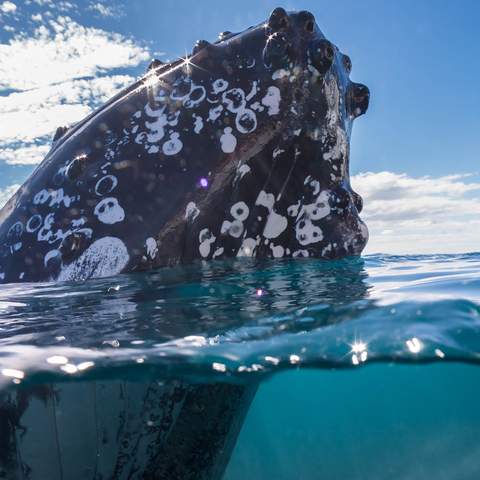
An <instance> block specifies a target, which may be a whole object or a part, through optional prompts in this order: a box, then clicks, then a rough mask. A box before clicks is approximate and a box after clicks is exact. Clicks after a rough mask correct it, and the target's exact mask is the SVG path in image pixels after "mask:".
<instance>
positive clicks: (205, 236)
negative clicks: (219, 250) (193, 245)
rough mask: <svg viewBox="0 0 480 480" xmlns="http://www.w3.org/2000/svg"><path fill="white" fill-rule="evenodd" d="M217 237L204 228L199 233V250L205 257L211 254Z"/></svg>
mask: <svg viewBox="0 0 480 480" xmlns="http://www.w3.org/2000/svg"><path fill="white" fill-rule="evenodd" d="M216 239H217V237H215V235H214V234H213V233H212V232H211V231H210V230H209V229H208V228H204V229H203V230H201V231H200V233H199V234H198V241H199V242H200V245H199V246H198V251H199V252H200V255H201V256H202V257H203V258H207V257H208V256H209V255H210V249H211V246H212V244H213V243H215V240H216Z"/></svg>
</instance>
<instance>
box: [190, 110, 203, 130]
mask: <svg viewBox="0 0 480 480" xmlns="http://www.w3.org/2000/svg"><path fill="white" fill-rule="evenodd" d="M192 116H193V118H194V119H195V123H194V125H193V131H194V132H195V133H197V134H198V133H200V132H201V131H202V128H203V118H202V117H201V116H200V115H196V114H195V113H194V114H193V115H192Z"/></svg>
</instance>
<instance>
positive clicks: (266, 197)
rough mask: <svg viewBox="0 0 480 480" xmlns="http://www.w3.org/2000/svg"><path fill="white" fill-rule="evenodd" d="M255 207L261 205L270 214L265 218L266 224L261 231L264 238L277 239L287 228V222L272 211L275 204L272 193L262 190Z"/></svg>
mask: <svg viewBox="0 0 480 480" xmlns="http://www.w3.org/2000/svg"><path fill="white" fill-rule="evenodd" d="M255 203H256V205H262V206H263V207H265V208H267V209H268V211H269V212H270V213H269V215H268V218H267V223H266V224H265V228H264V230H263V236H264V237H265V238H277V237H278V236H279V235H280V234H281V233H282V232H284V231H285V229H286V228H287V226H288V220H287V219H286V218H285V217H284V216H283V215H280V214H278V213H277V212H275V211H274V210H273V206H274V204H275V197H274V196H273V193H266V192H265V191H264V190H262V191H261V192H260V193H259V194H258V197H257V200H256V202H255Z"/></svg>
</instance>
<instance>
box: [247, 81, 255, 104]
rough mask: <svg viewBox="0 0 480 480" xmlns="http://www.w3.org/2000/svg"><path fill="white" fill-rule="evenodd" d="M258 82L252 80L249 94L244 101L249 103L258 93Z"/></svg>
mask: <svg viewBox="0 0 480 480" xmlns="http://www.w3.org/2000/svg"><path fill="white" fill-rule="evenodd" d="M257 84H258V81H257V80H254V81H253V83H252V89H251V90H250V93H249V94H248V95H247V96H246V97H245V100H247V101H250V100H251V99H252V98H253V97H254V96H255V95H256V94H257V92H258V87H257Z"/></svg>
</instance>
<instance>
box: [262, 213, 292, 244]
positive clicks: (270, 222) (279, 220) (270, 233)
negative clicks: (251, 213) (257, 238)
mask: <svg viewBox="0 0 480 480" xmlns="http://www.w3.org/2000/svg"><path fill="white" fill-rule="evenodd" d="M287 226H288V220H287V219H286V218H285V217H284V216H283V215H279V214H278V213H277V212H274V211H273V210H272V211H271V212H270V215H269V216H268V218H267V223H266V224H265V228H264V230H263V236H264V237H265V238H277V237H278V236H279V235H280V234H281V233H282V232H284V231H285V229H286V228H287Z"/></svg>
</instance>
